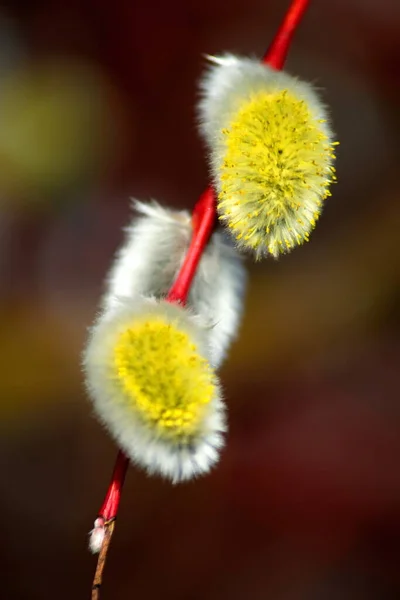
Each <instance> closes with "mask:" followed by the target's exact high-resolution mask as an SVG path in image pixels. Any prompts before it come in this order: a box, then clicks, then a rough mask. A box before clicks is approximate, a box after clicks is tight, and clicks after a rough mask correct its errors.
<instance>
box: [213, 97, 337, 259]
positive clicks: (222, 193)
mask: <svg viewBox="0 0 400 600" xmlns="http://www.w3.org/2000/svg"><path fill="white" fill-rule="evenodd" d="M323 122H324V120H318V119H316V118H315V117H313V116H312V114H311V112H310V110H309V107H308V106H307V104H306V103H305V102H304V101H303V100H299V99H298V98H296V97H295V96H294V95H293V94H291V93H289V92H288V91H287V90H283V91H282V90H281V91H272V92H269V91H262V92H258V93H257V94H254V95H253V96H252V97H251V98H250V99H249V100H247V101H245V102H244V103H243V104H242V106H241V108H240V109H239V110H238V111H237V113H236V114H235V115H234V118H233V120H232V122H231V123H230V124H229V127H228V128H227V129H224V130H223V132H222V133H223V134H224V149H225V150H224V157H223V161H222V163H221V164H220V166H219V167H218V177H219V180H220V186H219V198H218V200H219V202H218V209H219V212H220V215H221V218H222V219H224V220H226V221H227V224H228V226H229V228H230V229H231V231H232V233H233V234H234V236H235V237H236V239H237V240H240V243H241V244H242V245H247V246H249V247H252V248H253V249H256V248H258V247H259V246H264V247H266V248H267V249H268V251H269V252H271V253H272V254H275V255H276V254H278V253H279V252H282V251H287V249H289V248H291V247H293V246H294V245H296V244H299V243H302V242H303V241H306V240H307V236H308V234H309V232H310V230H311V229H313V227H314V226H315V222H316V220H317V219H318V216H319V213H320V211H321V205H322V202H321V201H322V200H323V199H324V198H326V197H327V196H328V195H330V193H329V185H330V183H332V182H333V181H334V180H335V179H336V178H335V176H334V169H333V167H332V166H331V163H332V160H333V159H334V158H335V155H334V151H333V146H334V145H335V144H332V143H331V142H330V140H329V138H328V135H327V134H326V130H325V128H324V126H323Z"/></svg>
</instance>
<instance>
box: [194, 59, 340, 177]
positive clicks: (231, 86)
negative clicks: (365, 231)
mask: <svg viewBox="0 0 400 600" xmlns="http://www.w3.org/2000/svg"><path fill="white" fill-rule="evenodd" d="M207 58H208V60H209V61H210V62H211V63H212V64H211V66H210V67H209V68H208V69H207V70H206V72H205V73H204V75H203V77H202V78H201V79H200V82H199V87H200V95H201V97H200V101H199V103H198V107H197V109H198V119H199V129H200V133H201V135H202V136H203V138H204V139H205V141H206V143H207V144H208V146H209V148H210V150H211V153H212V154H211V157H210V158H211V166H212V167H213V168H214V174H215V168H216V167H217V166H219V165H220V162H221V159H223V155H224V152H225V145H224V143H223V141H224V135H223V133H222V130H223V129H225V128H226V127H228V126H229V124H230V122H231V120H232V118H233V117H234V115H235V113H236V112H237V111H238V110H239V109H240V107H241V105H242V103H243V101H246V100H249V99H250V98H251V96H252V95H255V94H257V93H258V92H261V91H263V90H268V91H270V92H271V93H273V92H275V91H281V90H288V91H289V92H291V93H292V94H293V95H294V96H295V97H296V98H298V99H299V100H300V101H301V100H304V102H305V103H306V104H307V106H308V108H309V110H310V112H311V114H312V115H313V117H314V118H316V119H318V120H320V119H326V120H327V121H328V114H327V111H326V107H325V105H324V103H323V102H321V100H320V98H319V96H318V94H317V92H316V90H315V88H314V87H313V86H312V85H311V84H310V83H307V82H305V81H301V80H300V79H297V78H296V77H293V76H292V75H289V74H288V73H286V72H285V71H276V70H275V69H272V68H271V67H269V66H268V65H266V64H264V63H261V62H260V61H259V60H256V59H254V58H247V57H240V56H234V55H233V54H224V55H222V56H215V57H214V56H207ZM321 130H322V131H323V132H324V133H325V134H326V135H327V137H328V139H331V138H332V132H331V128H330V126H329V124H328V122H327V123H321Z"/></svg>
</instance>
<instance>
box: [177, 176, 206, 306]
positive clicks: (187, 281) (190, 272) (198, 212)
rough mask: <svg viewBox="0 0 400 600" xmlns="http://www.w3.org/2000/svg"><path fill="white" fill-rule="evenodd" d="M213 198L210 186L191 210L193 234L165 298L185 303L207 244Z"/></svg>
mask: <svg viewBox="0 0 400 600" xmlns="http://www.w3.org/2000/svg"><path fill="white" fill-rule="evenodd" d="M215 217H216V211H215V198H214V191H213V189H212V188H211V187H209V188H207V189H206V191H205V192H203V194H202V195H201V196H200V198H199V200H198V202H197V204H196V206H195V207H194V210H193V217H192V222H193V236H192V241H191V242H190V246H189V248H188V251H187V253H186V256H185V260H184V262H183V264H182V267H181V269H180V271H179V274H178V276H177V278H176V280H175V282H174V284H173V285H172V287H171V289H170V291H169V293H168V296H167V300H168V302H176V303H178V304H185V303H186V300H187V296H188V293H189V290H190V286H191V284H192V281H193V278H194V276H195V274H196V270H197V266H198V264H199V261H200V259H201V256H202V254H203V252H204V249H205V247H206V246H207V243H208V240H209V239H210V235H211V233H212V230H213V227H214V223H215Z"/></svg>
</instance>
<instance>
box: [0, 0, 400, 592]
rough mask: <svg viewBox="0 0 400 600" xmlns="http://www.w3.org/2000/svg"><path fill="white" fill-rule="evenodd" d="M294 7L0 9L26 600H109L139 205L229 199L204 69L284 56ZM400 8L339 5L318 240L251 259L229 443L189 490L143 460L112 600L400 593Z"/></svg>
mask: <svg viewBox="0 0 400 600" xmlns="http://www.w3.org/2000/svg"><path fill="white" fill-rule="evenodd" d="M287 5H288V1H286V0H285V1H283V0H279V1H278V0H247V1H246V2H244V1H241V2H239V1H238V0H231V1H230V2H226V0H202V1H201V2H200V1H197V0H196V1H193V2H185V1H183V0H169V1H168V2H166V1H165V0H164V1H162V0H158V1H153V2H145V1H141V0H138V1H137V2H128V0H115V1H114V2H105V1H104V0H96V1H94V0H79V1H78V0H70V1H69V2H60V1H58V2H57V1H56V0H53V1H50V0H42V1H36V0H30V1H23V0H20V1H13V2H11V1H8V2H1V3H0V293H1V306H0V340H1V343H0V364H1V379H0V390H1V394H0V399H1V400H0V415H1V442H0V444H1V457H2V467H3V468H2V477H1V484H0V485H1V490H0V507H1V515H2V519H1V526H0V527H1V538H0V539H1V550H0V565H1V574H2V577H1V594H0V595H1V597H2V598H4V599H5V600H47V599H50V598H52V599H53V598H57V599H58V600H67V599H71V598H73V599H74V600H75V599H76V600H80V599H84V598H89V597H90V586H91V579H92V575H93V570H94V567H95V559H94V558H93V557H92V556H90V555H89V553H88V552H87V532H88V530H89V529H90V528H91V526H92V523H93V520H94V518H95V517H96V512H97V510H98V508H99V506H100V504H101V501H102V499H103V495H104V493H105V490H106V487H107V484H108V480H109V477H110V474H111V468H112V464H113V460H114V457H115V452H116V448H115V447H114V445H113V442H112V441H111V440H110V439H109V437H108V436H107V434H106V433H105V432H104V431H103V430H102V429H101V427H100V426H99V425H98V424H97V422H96V421H95V420H94V419H93V418H92V415H91V409H90V405H89V403H88V402H87V400H86V398H85V394H84V391H83V386H82V376H81V373H80V366H79V362H80V352H81V348H82V345H83V343H84V340H85V336H86V328H87V327H88V326H89V325H90V323H91V321H92V319H93V317H94V314H95V311H96V307H97V301H98V298H99V295H100V293H101V291H102V279H103V276H104V274H105V272H106V269H107V267H108V264H109V262H110V259H111V257H112V255H113V252H114V251H115V249H116V247H117V246H118V244H119V242H120V241H121V239H122V231H121V228H122V226H124V225H125V224H126V222H127V220H128V219H129V218H130V205H129V198H130V197H132V196H134V197H139V198H141V199H144V200H145V199H148V198H155V199H157V200H159V201H160V202H162V203H165V204H167V205H171V206H174V207H184V206H185V207H188V208H190V207H192V206H193V204H194V202H195V201H196V199H197V197H198V195H199V194H200V192H201V191H202V189H203V188H204V187H205V185H206V183H207V170H206V160H205V157H204V148H203V147H202V145H201V142H200V141H199V138H198V136H197V133H196V128H195V120H194V103H195V99H196V94H197V88H196V85H197V80H198V77H199V75H200V73H201V70H202V68H203V66H204V59H203V56H202V55H203V54H204V53H219V52H223V51H231V52H237V53H243V54H253V55H261V54H262V52H263V51H264V49H265V48H266V47H267V46H268V43H269V41H270V39H271V37H272V35H273V32H274V31H275V29H276V27H277V25H278V23H279V20H280V18H281V17H282V15H283V13H284V11H285V9H286V7H287ZM399 30H400V3H399V2H397V1H396V0H381V1H380V2H374V1H373V0H331V1H330V2H329V1H328V0H320V1H317V0H315V1H314V2H312V3H311V7H310V9H309V12H308V14H307V15H306V17H305V19H304V22H303V24H302V26H301V28H300V30H299V31H298V33H297V36H296V38H295V43H294V46H293V48H292V51H291V54H290V58H289V61H288V65H287V69H288V71H289V72H292V73H294V74H297V75H298V76H300V77H303V78H305V79H308V80H310V81H313V82H316V83H317V85H318V86H320V87H321V88H322V89H323V94H324V98H325V100H326V101H327V102H328V103H329V105H330V106H331V110H332V116H333V122H334V127H335V130H336V132H337V135H338V139H339V140H340V142H341V145H340V146H339V150H338V164H337V169H338V179H339V183H338V185H336V186H335V188H334V189H333V197H332V198H331V199H330V200H329V202H328V203H327V205H326V208H325V211H324V214H323V217H322V218H321V220H320V222H319V224H318V227H317V229H316V231H315V232H314V233H313V235H312V238H311V241H310V243H309V244H307V245H305V246H304V247H301V248H298V249H297V250H296V251H295V252H293V253H292V254H291V255H289V256H285V257H283V258H282V259H280V260H279V261H273V260H268V261H265V262H262V263H258V264H256V265H254V264H253V263H252V262H251V260H249V261H248V266H249V271H250V285H249V291H248V297H247V308H246V314H245V318H244V322H243V326H242V329H241V334H240V338H239V340H238V342H237V343H236V344H235V346H234V348H233V350H232V353H231V356H230V357H229V359H228V361H227V363H226V365H225V366H224V368H223V373H222V377H223V383H224V387H225V395H226V399H227V403H228V406H229V425H230V431H229V435H228V443H227V448H226V450H225V451H224V453H223V455H222V460H221V462H220V464H219V466H218V468H216V469H215V471H214V472H213V473H212V474H211V475H210V476H208V477H205V478H203V479H201V480H199V481H196V482H193V483H190V484H185V485H181V486H177V487H173V486H171V485H169V484H167V483H163V482H161V481H159V480H158V479H150V478H148V477H146V476H145V475H144V474H143V473H142V472H139V471H137V470H135V469H133V468H132V469H131V470H130V472H129V474H128V479H127V485H126V489H125V492H124V496H123V502H122V508H121V514H120V516H119V519H118V523H117V527H116V532H115V535H114V538H113V544H112V548H111V552H110V557H109V562H108V564H107V568H106V574H105V584H104V590H103V594H102V598H104V600H106V599H112V600H117V599H120V598H121V599H122V598H124V599H126V598H145V599H146V600H153V599H156V598H157V599H158V598H163V599H164V600H172V599H174V600H200V599H201V600H204V599H207V600H228V599H229V600H247V599H249V600H264V599H265V600H269V599H271V600H272V599H273V600H337V599H340V600H347V599H348V600H356V599H360V600H392V599H393V600H395V599H397V598H400V550H399V548H400V469H399V461H400V394H399V359H400V338H399V316H400V312H399V298H400V287H399V283H400V275H399V273H400V269H399V267H400V251H399V242H400V234H399V231H400V184H399V177H398V169H399V157H400V152H399V133H400V127H399V121H400V119H399V104H400V89H399V76H400V44H399Z"/></svg>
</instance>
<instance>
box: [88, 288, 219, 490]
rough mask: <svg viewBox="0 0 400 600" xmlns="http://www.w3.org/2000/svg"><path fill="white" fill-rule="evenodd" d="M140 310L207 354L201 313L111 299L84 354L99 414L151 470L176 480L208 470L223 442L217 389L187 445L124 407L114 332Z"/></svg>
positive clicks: (147, 301) (138, 299)
mask: <svg viewBox="0 0 400 600" xmlns="http://www.w3.org/2000/svg"><path fill="white" fill-rule="evenodd" d="M143 314H146V315H149V314H154V315H159V314H161V315H162V316H163V317H164V318H166V319H167V320H169V321H170V322H173V323H175V325H176V326H177V327H179V329H181V330H182V331H184V332H186V333H187V334H188V335H189V336H190V337H191V339H192V340H193V342H194V344H195V345H196V346H197V349H198V352H199V353H200V354H201V355H202V356H204V357H205V358H207V359H208V358H209V357H210V351H209V341H208V333H207V330H206V328H204V326H203V325H202V322H201V319H200V318H199V317H197V316H193V315H191V314H190V312H189V311H188V310H187V309H184V308H182V307H179V306H175V305H171V304H169V303H167V302H164V301H156V300H155V299H149V298H146V299H144V298H141V297H138V296H136V297H133V296H132V297H130V298H125V299H120V300H118V301H115V303H114V305H113V310H107V311H103V313H102V314H101V315H100V317H99V318H98V320H97V322H96V323H95V325H94V326H93V328H92V330H91V334H90V337H89V341H88V344H87V347H86V349H85V352H84V357H83V366H84V371H85V375H86V385H87V389H88V392H89V395H90V397H91V398H92V401H93V405H94V409H95V411H96V413H97V415H98V416H99V418H100V420H101V421H102V422H103V423H104V425H105V426H106V427H107V428H108V430H109V431H110V433H111V435H112V436H113V437H114V438H115V440H116V441H117V443H118V445H119V446H120V447H121V448H122V450H123V451H124V452H125V453H126V454H127V455H128V456H129V458H130V459H131V460H132V461H133V462H135V463H136V464H138V465H139V466H141V467H143V468H145V469H146V470H147V472H148V473H149V474H153V473H154V474H158V475H162V476H163V477H165V478H167V479H170V480H172V482H173V483H177V482H179V481H183V480H186V479H191V478H193V477H195V476H197V475H200V474H202V473H206V472H207V471H209V470H210V469H211V467H212V466H213V465H214V464H215V463H216V462H217V460H218V458H219V453H220V449H221V447H222V446H223V444H224V438H223V433H224V431H225V430H226V421H225V407H224V403H223V401H222V398H221V395H220V392H219V390H218V389H217V393H216V396H215V397H214V399H213V400H212V401H211V403H210V404H209V406H208V411H207V413H206V415H205V418H204V420H203V422H202V424H201V426H200V427H199V430H198V431H197V433H196V435H194V436H193V438H192V439H191V441H190V445H186V446H182V445H178V444H176V443H175V444H174V443H173V442H169V441H166V440H163V439H160V438H159V437H158V436H157V434H156V432H155V431H154V430H152V429H151V428H150V427H149V426H148V425H147V424H145V423H144V422H143V420H141V419H140V417H139V415H138V414H135V412H134V410H132V408H128V407H127V401H126V398H125V396H124V394H123V392H121V389H120V387H119V386H118V384H117V383H116V381H115V379H114V377H113V370H112V368H111V367H110V365H112V361H113V349H114V346H115V342H116V338H117V336H118V335H119V334H120V333H121V332H122V331H124V330H125V329H126V327H127V325H128V324H130V323H132V321H133V320H135V319H137V318H138V317H140V316H141V315H143Z"/></svg>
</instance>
